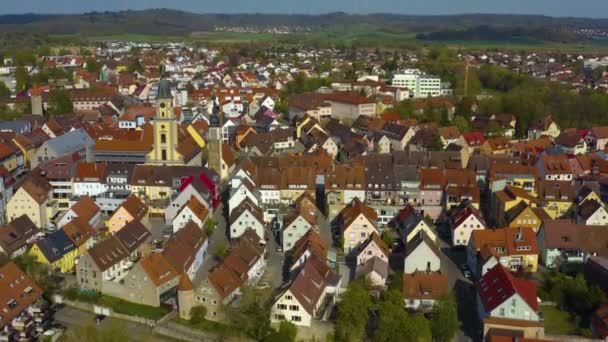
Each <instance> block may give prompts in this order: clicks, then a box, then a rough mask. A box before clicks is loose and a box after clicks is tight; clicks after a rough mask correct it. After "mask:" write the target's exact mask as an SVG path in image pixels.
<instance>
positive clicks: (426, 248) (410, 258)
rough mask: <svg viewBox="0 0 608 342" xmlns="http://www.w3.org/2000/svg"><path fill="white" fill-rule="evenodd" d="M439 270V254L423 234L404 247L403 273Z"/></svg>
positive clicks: (436, 248)
mask: <svg viewBox="0 0 608 342" xmlns="http://www.w3.org/2000/svg"><path fill="white" fill-rule="evenodd" d="M440 270H441V252H440V251H439V247H438V246H437V244H436V243H435V241H433V240H431V239H430V238H429V236H428V235H426V233H424V232H420V233H418V235H417V236H416V237H414V238H413V239H412V240H411V241H410V242H408V243H407V244H406V245H405V261H404V263H403V273H407V274H411V273H416V272H437V271H440Z"/></svg>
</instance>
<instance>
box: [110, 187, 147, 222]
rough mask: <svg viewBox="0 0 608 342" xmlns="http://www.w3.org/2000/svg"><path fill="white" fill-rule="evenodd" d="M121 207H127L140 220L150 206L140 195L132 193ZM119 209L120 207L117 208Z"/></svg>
mask: <svg viewBox="0 0 608 342" xmlns="http://www.w3.org/2000/svg"><path fill="white" fill-rule="evenodd" d="M120 207H121V208H123V209H125V210H126V211H127V212H128V213H129V214H131V216H133V218H134V219H135V221H137V220H140V219H141V218H142V217H144V216H145V215H146V214H147V213H148V206H147V205H145V204H144V202H142V201H141V200H140V199H139V197H137V196H135V195H134V194H131V195H130V196H129V197H128V198H127V199H126V200H125V201H124V202H123V203H122V204H121V205H120ZM117 211H118V209H117Z"/></svg>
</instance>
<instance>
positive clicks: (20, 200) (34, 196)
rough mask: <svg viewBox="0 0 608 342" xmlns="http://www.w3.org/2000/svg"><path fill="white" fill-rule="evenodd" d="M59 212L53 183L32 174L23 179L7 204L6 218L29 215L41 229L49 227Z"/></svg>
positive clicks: (12, 218) (8, 219)
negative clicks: (53, 191) (53, 193)
mask: <svg viewBox="0 0 608 342" xmlns="http://www.w3.org/2000/svg"><path fill="white" fill-rule="evenodd" d="M58 213H59V210H58V207H57V201H55V200H53V198H52V187H51V184H50V183H49V182H48V181H47V180H46V179H44V178H41V177H37V176H31V177H28V178H27V179H26V180H24V181H23V183H22V184H21V187H19V189H17V191H16V192H15V194H14V195H13V197H11V199H10V200H9V202H8V203H7V205H6V219H7V221H12V220H14V219H16V218H17V217H19V216H21V215H27V216H28V217H29V218H30V220H32V222H34V224H35V225H36V226H37V227H38V228H40V229H47V228H48V227H49V224H50V223H51V219H53V218H54V217H55V216H56V215H57V214H58Z"/></svg>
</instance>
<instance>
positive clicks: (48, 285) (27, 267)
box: [13, 254, 55, 294]
mask: <svg viewBox="0 0 608 342" xmlns="http://www.w3.org/2000/svg"><path fill="white" fill-rule="evenodd" d="M13 261H14V262H15V263H16V264H17V266H19V268H21V269H22V270H23V271H24V272H25V273H27V274H28V275H29V276H30V277H31V278H32V280H34V282H35V283H36V284H38V286H40V288H41V289H42V291H43V292H44V293H46V294H50V293H52V292H53V291H54V290H55V283H54V282H53V280H52V279H51V269H50V267H49V265H46V264H41V263H38V262H36V258H35V257H33V256H31V255H29V254H21V255H20V256H18V257H16V258H15V259H14V260H13Z"/></svg>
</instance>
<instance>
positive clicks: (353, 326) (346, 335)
mask: <svg viewBox="0 0 608 342" xmlns="http://www.w3.org/2000/svg"><path fill="white" fill-rule="evenodd" d="M371 305H372V301H371V298H370V296H369V293H368V291H367V290H366V289H365V287H363V285H362V284H361V283H359V282H352V283H351V284H350V285H349V286H348V290H346V292H345V293H344V295H343V297H342V301H341V302H340V303H339V304H338V317H337V319H336V340H337V341H343V342H351V341H361V340H363V339H364V336H365V327H366V325H367V321H368V319H369V313H368V312H369V308H370V307H371Z"/></svg>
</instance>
